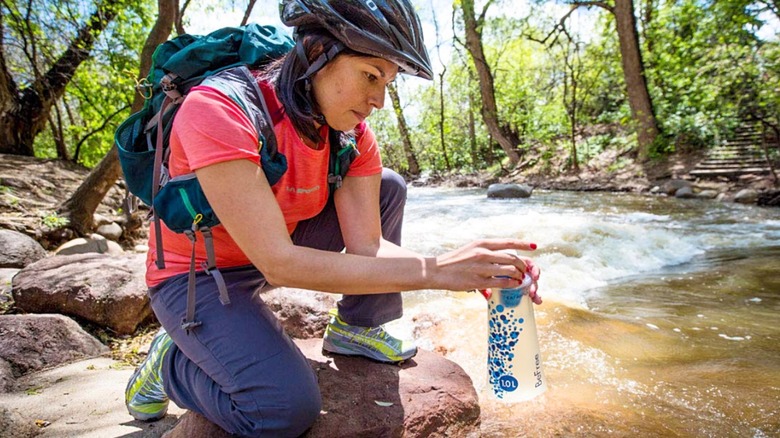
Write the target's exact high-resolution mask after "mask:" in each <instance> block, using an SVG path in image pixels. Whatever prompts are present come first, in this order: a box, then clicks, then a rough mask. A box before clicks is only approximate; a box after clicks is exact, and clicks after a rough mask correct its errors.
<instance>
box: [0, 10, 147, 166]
mask: <svg viewBox="0 0 780 438" xmlns="http://www.w3.org/2000/svg"><path fill="white" fill-rule="evenodd" d="M96 7H97V6H96V2H89V1H88V2H84V1H76V0H45V1H41V0H33V1H31V2H23V3H19V4H16V3H14V2H10V3H9V2H3V3H2V6H0V8H1V9H2V10H3V11H2V12H3V13H4V15H5V16H6V17H7V18H5V17H4V20H3V21H4V25H5V29H4V30H5V32H4V35H3V45H4V49H5V52H6V53H5V55H6V56H5V62H6V68H7V69H8V71H9V72H10V74H11V75H12V77H13V79H14V81H15V82H16V83H17V84H18V85H19V86H20V88H22V89H23V88H25V87H29V86H32V85H33V84H35V81H36V80H38V79H40V78H42V77H43V76H44V75H45V74H46V72H47V71H48V70H49V69H50V68H51V67H52V66H53V65H54V63H55V62H57V60H58V59H59V58H60V57H61V56H62V55H63V53H65V51H66V50H67V48H68V46H69V45H70V44H71V43H72V41H73V40H74V38H75V37H76V35H77V33H78V32H79V30H80V29H82V28H83V27H84V26H85V25H86V23H87V20H88V19H89V17H90V16H91V15H92V14H93V13H94V11H95V9H96ZM118 8H119V11H118V14H117V16H116V18H115V19H114V20H113V21H112V22H110V23H109V25H108V27H107V28H106V29H105V30H104V31H103V32H101V33H100V34H98V35H97V39H96V41H95V44H94V47H93V49H92V51H91V53H90V55H91V58H90V59H89V60H87V61H86V62H84V63H82V64H81V65H80V66H79V68H78V69H77V71H76V74H75V76H74V77H73V79H72V80H71V81H70V82H69V83H68V86H67V88H66V90H65V94H64V96H63V97H62V98H61V99H59V100H58V102H57V104H56V108H53V109H52V111H51V114H50V117H49V120H50V121H52V122H54V124H53V125H51V124H50V125H49V126H48V127H47V129H45V130H44V131H42V132H41V133H40V134H39V135H38V136H37V137H36V139H35V144H34V150H35V154H36V156H39V157H57V155H58V154H57V148H56V145H55V134H54V133H53V132H52V127H53V128H54V130H55V131H58V132H59V131H61V132H62V137H63V142H64V144H65V147H66V148H67V151H68V155H69V157H71V158H72V157H73V156H74V155H76V153H78V157H77V158H78V161H79V162H81V163H82V164H85V165H88V166H91V165H94V164H95V163H97V162H98V161H99V160H100V159H101V158H102V156H103V155H104V154H105V152H106V151H107V150H108V149H109V148H110V147H111V145H112V135H113V131H114V128H115V127H116V126H117V124H118V123H119V121H120V120H121V118H122V116H126V115H128V113H127V111H128V108H129V105H130V102H131V101H132V98H133V90H132V85H133V80H132V78H133V77H135V76H136V75H137V73H138V62H139V56H140V51H141V48H142V46H143V43H144V40H145V38H146V35H147V34H148V32H149V29H150V26H151V23H152V22H153V19H154V14H155V13H156V11H155V8H156V2H154V1H152V0H142V1H140V2H127V3H125V4H122V3H121V2H120V4H119V6H118ZM57 136H59V134H57ZM77 149H78V150H77Z"/></svg>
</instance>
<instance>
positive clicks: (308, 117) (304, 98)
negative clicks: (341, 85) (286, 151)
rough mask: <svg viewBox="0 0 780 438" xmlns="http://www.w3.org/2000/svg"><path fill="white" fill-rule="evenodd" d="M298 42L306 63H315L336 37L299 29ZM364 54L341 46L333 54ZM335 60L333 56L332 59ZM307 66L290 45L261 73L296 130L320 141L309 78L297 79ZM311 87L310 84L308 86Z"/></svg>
mask: <svg viewBox="0 0 780 438" xmlns="http://www.w3.org/2000/svg"><path fill="white" fill-rule="evenodd" d="M297 40H298V41H299V42H298V43H299V44H303V49H304V53H305V54H306V58H307V59H308V60H309V63H312V62H314V60H315V59H317V58H318V57H319V56H320V54H322V53H327V51H328V50H330V49H331V48H332V47H333V46H334V45H336V44H340V43H339V40H337V39H336V38H334V37H333V36H332V35H331V34H330V33H328V32H326V31H324V30H320V29H317V30H303V29H301V30H299V32H298V35H297ZM350 55H351V56H365V55H361V54H359V53H357V52H354V51H352V50H350V49H343V50H342V51H341V52H339V54H338V55H337V56H336V58H338V57H339V56H350ZM334 59H335V58H334ZM307 68H308V66H307V65H304V64H303V62H302V61H301V60H300V59H299V58H298V56H297V54H296V49H295V48H293V50H291V51H290V52H288V53H287V54H286V55H285V56H284V57H282V58H281V59H279V60H277V61H275V62H274V63H272V64H271V65H269V66H268V67H267V68H266V69H265V71H264V72H263V75H262V77H261V78H262V79H263V80H267V81H269V82H271V83H272V84H273V85H274V90H275V91H276V97H277V98H278V99H279V102H281V103H282V107H284V112H285V113H286V114H287V116H288V117H289V118H290V121H291V122H292V125H293V127H294V128H295V130H296V131H298V133H299V134H300V135H301V136H303V137H306V138H308V139H309V140H311V141H313V142H315V143H320V142H322V141H323V138H322V136H321V135H320V133H319V131H318V130H317V128H316V126H315V125H314V123H315V122H317V123H319V124H321V125H324V124H326V120H324V118H323V116H322V114H321V113H320V109H319V106H318V105H317V102H316V100H315V99H314V96H313V94H312V92H311V90H310V89H308V90H307V82H309V84H310V80H309V79H305V80H298V79H299V78H300V77H301V76H303V75H304V73H305V72H306V70H307ZM309 87H310V86H309Z"/></svg>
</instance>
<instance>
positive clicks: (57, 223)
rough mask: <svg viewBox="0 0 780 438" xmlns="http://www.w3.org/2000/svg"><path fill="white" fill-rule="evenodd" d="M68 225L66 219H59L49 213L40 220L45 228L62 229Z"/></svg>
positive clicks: (57, 216)
mask: <svg viewBox="0 0 780 438" xmlns="http://www.w3.org/2000/svg"><path fill="white" fill-rule="evenodd" d="M69 223H70V221H69V220H68V218H66V217H61V216H59V215H58V214H57V213H55V212H51V213H49V214H47V215H46V216H44V217H42V218H41V225H43V226H45V227H47V228H62V227H64V226H67V225H68V224H69Z"/></svg>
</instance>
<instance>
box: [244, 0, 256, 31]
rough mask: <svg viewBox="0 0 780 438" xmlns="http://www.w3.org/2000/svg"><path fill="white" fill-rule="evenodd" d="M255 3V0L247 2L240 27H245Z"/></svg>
mask: <svg viewBox="0 0 780 438" xmlns="http://www.w3.org/2000/svg"><path fill="white" fill-rule="evenodd" d="M255 2H257V0H249V3H248V4H247V5H246V10H245V11H244V19H243V20H241V25H242V26H246V23H247V22H248V21H249V15H250V14H252V9H253V8H254V7H255Z"/></svg>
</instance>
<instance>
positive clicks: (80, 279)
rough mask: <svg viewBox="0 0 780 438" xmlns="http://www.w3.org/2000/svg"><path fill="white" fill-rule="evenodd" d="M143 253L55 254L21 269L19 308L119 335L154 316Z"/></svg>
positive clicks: (16, 292)
mask: <svg viewBox="0 0 780 438" xmlns="http://www.w3.org/2000/svg"><path fill="white" fill-rule="evenodd" d="M144 260H145V257H144V256H143V255H141V254H132V255H125V256H120V257H111V256H107V255H103V254H79V255H69V256H55V257H50V258H47V259H43V260H41V261H39V262H37V263H33V264H32V265H30V266H28V267H27V268H25V269H22V270H21V271H20V272H19V273H18V274H16V277H14V281H13V289H12V293H13V297H14V301H15V305H16V307H17V308H19V309H22V310H24V311H26V312H30V313H62V314H65V315H72V316H77V317H79V318H83V319H85V320H87V321H89V322H92V323H95V324H97V325H100V326H103V327H109V328H110V329H111V330H114V331H115V332H117V333H118V334H130V333H133V332H134V331H135V329H136V327H137V326H138V325H139V324H141V323H142V322H144V321H145V320H147V319H148V318H149V317H150V316H151V315H152V310H151V307H150V306H149V298H148V297H147V295H146V290H147V287H146V283H145V281H144V272H145V263H144Z"/></svg>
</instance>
